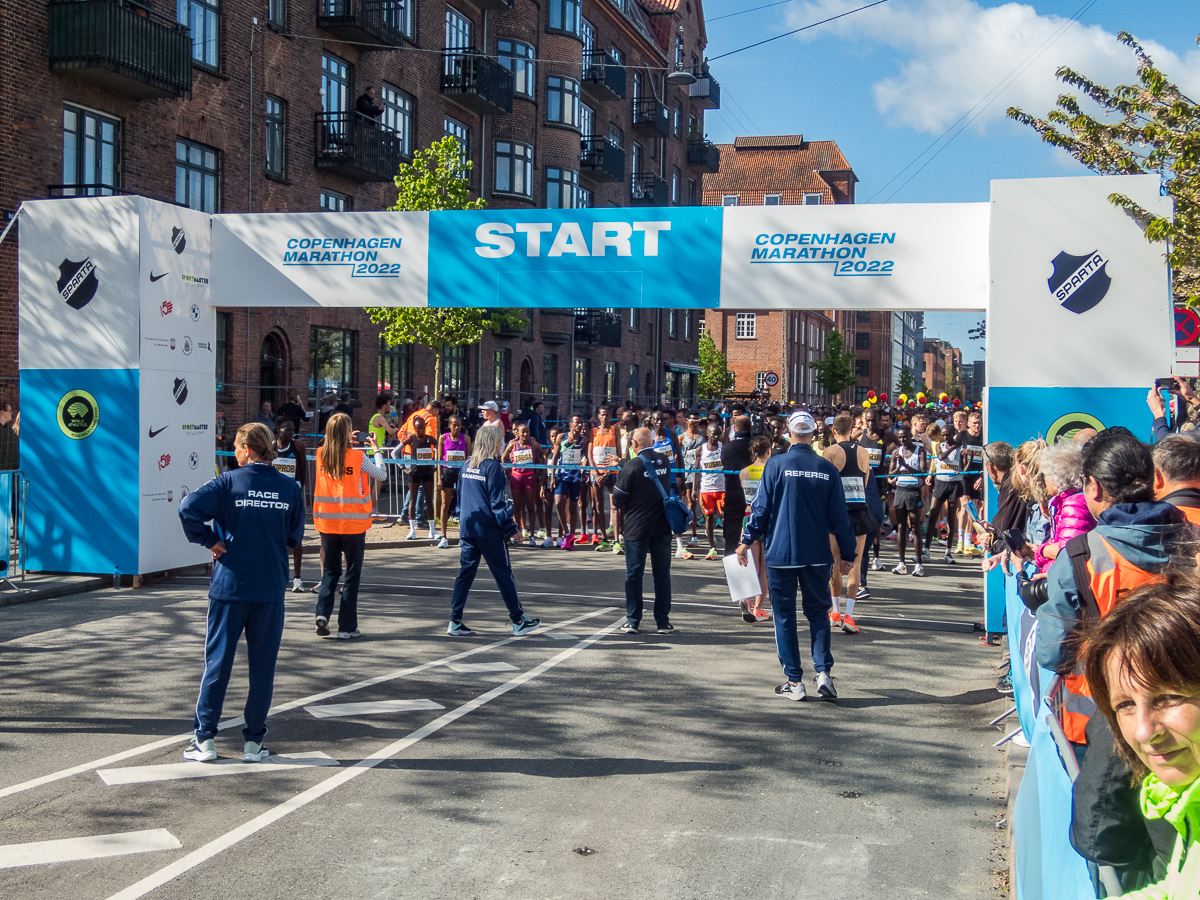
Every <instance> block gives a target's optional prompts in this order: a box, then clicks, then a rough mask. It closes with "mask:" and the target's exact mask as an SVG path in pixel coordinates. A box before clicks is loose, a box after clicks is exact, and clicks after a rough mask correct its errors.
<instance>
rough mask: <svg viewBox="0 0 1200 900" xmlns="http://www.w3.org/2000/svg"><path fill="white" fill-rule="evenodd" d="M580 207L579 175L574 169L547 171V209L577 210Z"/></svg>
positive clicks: (551, 169) (548, 169)
mask: <svg viewBox="0 0 1200 900" xmlns="http://www.w3.org/2000/svg"><path fill="white" fill-rule="evenodd" d="M578 205H579V173H578V172H576V171H575V170H574V169H558V168H554V167H549V168H547V169H546V208H547V209H575V208H576V207H577V206H578Z"/></svg>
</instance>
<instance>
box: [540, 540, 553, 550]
mask: <svg viewBox="0 0 1200 900" xmlns="http://www.w3.org/2000/svg"><path fill="white" fill-rule="evenodd" d="M542 547H543V548H545V549H546V550H553V549H554V541H552V540H550V538H546V539H545V540H544V541H542Z"/></svg>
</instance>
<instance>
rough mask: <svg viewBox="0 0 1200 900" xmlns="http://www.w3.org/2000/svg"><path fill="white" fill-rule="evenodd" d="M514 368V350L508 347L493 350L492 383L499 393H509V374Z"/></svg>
mask: <svg viewBox="0 0 1200 900" xmlns="http://www.w3.org/2000/svg"><path fill="white" fill-rule="evenodd" d="M511 368H512V351H511V350H509V349H508V348H507V347H504V348H503V349H500V350H494V351H493V352H492V385H493V387H494V389H495V391H496V393H497V394H507V393H508V376H509V370H510V369H511Z"/></svg>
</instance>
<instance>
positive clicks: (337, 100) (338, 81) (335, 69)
mask: <svg viewBox="0 0 1200 900" xmlns="http://www.w3.org/2000/svg"><path fill="white" fill-rule="evenodd" d="M348 109H350V64H349V63H348V62H346V61H345V60H344V59H339V58H338V57H336V56H334V55H332V54H330V53H322V54H321V111H322V112H327V113H340V112H346V111H347V110H348Z"/></svg>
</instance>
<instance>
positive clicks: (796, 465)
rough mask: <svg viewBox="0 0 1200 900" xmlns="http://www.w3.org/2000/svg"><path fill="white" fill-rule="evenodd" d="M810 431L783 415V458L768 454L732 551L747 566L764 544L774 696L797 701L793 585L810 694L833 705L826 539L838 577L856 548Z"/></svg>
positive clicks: (799, 416)
mask: <svg viewBox="0 0 1200 900" xmlns="http://www.w3.org/2000/svg"><path fill="white" fill-rule="evenodd" d="M816 429H817V425H816V422H815V421H814V419H813V417H812V416H811V415H809V414H808V413H807V412H804V411H797V412H794V413H792V414H791V415H790V416H788V431H789V432H790V433H791V438H792V444H791V447H790V448H789V449H788V451H787V452H786V453H781V454H780V455H779V456H773V457H771V459H769V460H768V461H767V464H766V467H765V468H764V469H763V475H762V482H761V483H760V484H759V488H758V494H757V495H756V496H755V498H754V503H753V505H752V506H751V508H750V518H749V519H748V521H747V522H746V528H745V530H744V531H743V532H742V541H741V543H740V544H739V545H738V548H737V556H738V561H739V562H740V563H741V564H742V565H743V566H744V565H747V564H748V559H747V551H748V550H749V549H750V545H751V544H753V543H754V542H755V541H757V540H761V539H764V538H765V540H766V553H765V560H766V563H767V584H768V586H769V587H770V591H771V605H772V606H773V607H774V609H775V645H776V648H777V649H778V651H779V662H780V663H781V664H782V665H783V674H784V676H785V677H786V678H787V681H785V682H784V683H783V684H781V685H780V686H779V687H777V688H775V694H776V696H778V697H784V698H786V699H789V700H803V699H805V696H806V693H805V689H804V681H803V680H802V679H803V669H802V667H801V664H800V641H799V638H798V637H797V635H796V588H797V585H799V588H800V594H801V598H802V600H801V603H802V609H803V610H804V617H805V618H806V619H808V629H809V634H810V636H811V641H812V662H813V668H814V669H815V670H816V672H817V693H818V694H819V695H820V696H821V697H823V698H824V699H826V700H836V699H837V690H836V689H835V688H834V686H833V678H832V676H831V675H830V674H829V672H830V670H831V669H832V668H833V655H832V654H831V653H830V650H829V632H830V626H829V609H830V606H831V605H832V600H831V598H830V596H829V575H830V572H831V566H832V565H833V563H834V560H833V553H832V551H831V549H830V541H829V536H830V535H831V534H832V535H833V536H834V538H835V539H836V541H837V546H838V551H839V554H840V556H841V560H840V561H839V563H838V565H839V566H840V567H841V571H842V574H843V575H848V574H850V570H851V569H852V568H853V567H854V559H855V554H856V551H857V549H858V548H857V544H856V541H855V538H854V528H853V527H852V526H851V524H850V515H849V512H848V511H847V508H846V495H845V492H844V491H843V490H842V480H841V475H840V473H839V472H838V470H837V469H836V468H834V466H833V464H832V463H829V462H826V461H825V460H824V459H822V458H821V457H819V456H817V454H816V453H815V452H814V451H813V449H812V439H813V434H814V433H815V432H816Z"/></svg>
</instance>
